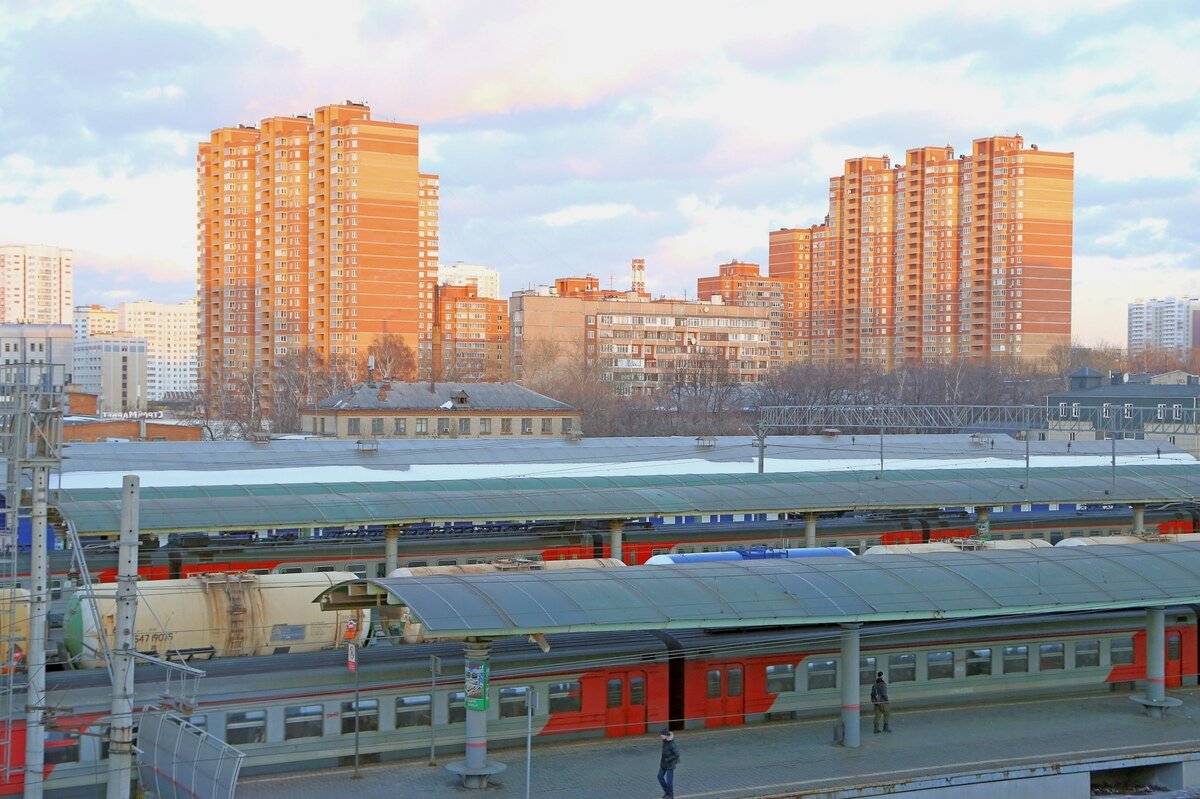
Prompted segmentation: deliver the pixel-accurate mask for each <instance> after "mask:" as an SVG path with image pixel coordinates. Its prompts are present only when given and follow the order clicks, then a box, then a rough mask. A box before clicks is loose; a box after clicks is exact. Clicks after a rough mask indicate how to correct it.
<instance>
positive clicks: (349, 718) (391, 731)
mask: <svg viewBox="0 0 1200 799" xmlns="http://www.w3.org/2000/svg"><path fill="white" fill-rule="evenodd" d="M861 641H862V649H861V658H860V661H859V663H858V670H857V672H858V681H859V684H860V686H861V689H862V691H863V692H864V695H865V692H866V691H868V690H869V687H870V684H871V682H872V681H873V679H874V674H875V672H876V671H883V672H884V673H885V674H886V675H887V678H888V681H889V682H890V684H891V687H892V690H893V692H894V694H895V695H896V696H897V698H899V697H903V705H904V707H905V708H910V707H919V706H923V705H946V704H953V703H957V702H966V701H969V702H971V703H972V704H977V703H979V702H981V701H990V700H1005V699H1013V698H1018V697H1032V696H1038V695H1055V696H1061V695H1063V694H1068V693H1075V692H1079V693H1082V692H1100V691H1112V690H1125V689H1129V688H1132V686H1133V681H1135V680H1138V679H1141V678H1143V677H1144V676H1145V663H1146V651H1145V646H1146V643H1145V614H1144V613H1142V612H1111V613H1096V614H1076V615H1059V616H1035V617H1025V618H1012V619H999V620H982V621H981V620H975V621H970V622H937V623H921V624H909V625H899V624H888V625H867V626H865V627H864V628H863V629H862V639H861ZM549 643H550V651H549V652H548V653H546V654H543V653H542V652H541V651H539V650H538V648H537V647H535V646H533V645H531V644H529V643H527V642H525V641H522V640H515V639H508V640H504V641H500V642H497V643H496V644H495V645H494V647H493V658H492V672H491V683H490V703H489V709H488V715H489V722H488V737H489V740H490V742H491V744H492V745H493V746H503V745H505V744H515V743H518V742H520V741H523V740H524V736H525V730H526V723H527V722H526V713H527V712H528V706H527V704H526V700H527V697H528V696H529V695H530V692H533V693H535V694H536V695H537V697H538V702H537V703H535V704H536V709H535V710H534V711H533V715H532V719H533V724H534V730H535V731H536V735H537V736H538V738H539V739H544V738H560V737H568V736H573V737H580V736H596V737H602V736H607V737H615V736H625V735H640V734H643V733H645V732H647V730H653V729H654V728H656V727H661V726H663V725H664V724H669V725H670V726H672V727H674V728H676V729H680V728H683V729H690V728H699V727H720V726H731V725H741V724H752V723H760V722H767V721H776V720H783V719H796V718H809V717H817V718H820V717H827V718H833V717H836V716H837V714H838V712H839V708H840V703H841V700H840V692H839V685H838V679H839V678H838V660H839V639H838V633H837V630H836V629H834V628H830V627H810V628H791V629H770V630H757V631H755V630H742V631H702V630H698V631H690V632H671V633H654V632H643V633H628V634H615V633H614V634H594V635H566V636H550V638H549ZM1165 647H1166V653H1165V656H1166V664H1167V685H1168V687H1176V686H1180V685H1193V684H1195V682H1196V672H1197V657H1198V643H1197V610H1196V609H1194V608H1191V607H1174V608H1170V609H1168V612H1167V627H1166V644H1165ZM430 655H437V656H438V657H440V658H441V662H442V667H443V671H444V674H443V676H441V677H440V678H439V679H438V682H437V688H436V689H434V688H432V687H431V685H432V678H431V674H430V671H429V664H430ZM205 668H206V670H207V671H208V676H206V677H204V678H203V679H202V680H200V682H199V687H198V694H197V695H196V696H195V697H194V699H195V703H194V705H190V706H189V709H188V712H187V715H188V717H189V718H190V720H191V721H192V723H194V724H196V725H197V726H199V727H200V728H202V729H204V730H207V731H208V732H210V733H213V734H215V735H218V736H220V737H223V738H224V739H225V740H226V741H228V742H229V743H231V744H233V745H235V746H237V747H238V748H239V749H241V750H243V751H244V752H245V753H246V756H247V758H246V761H245V764H244V773H256V772H269V771H286V770H291V769H311V768H314V767H319V766H321V765H348V764H349V763H351V762H353V753H354V738H355V736H354V735H353V733H354V732H355V731H356V730H357V731H359V732H360V736H359V740H360V745H361V752H362V755H363V760H364V761H365V762H374V761H379V760H383V759H392V758H402V757H414V756H418V755H422V754H425V753H428V752H429V749H430V745H431V743H433V744H434V745H435V746H436V747H438V749H439V751H440V753H441V756H442V757H447V758H448V757H450V756H458V755H460V753H461V751H462V748H461V747H462V743H463V735H464V726H465V724H464V721H465V709H464V694H463V685H462V677H461V675H462V673H463V658H462V646H461V645H459V644H428V645H413V646H371V647H368V648H367V649H365V650H362V651H360V653H359V656H358V679H359V682H360V687H361V693H360V695H359V698H358V700H357V701H356V699H355V692H354V681H353V680H351V679H350V677H349V674H348V672H347V670H346V666H345V655H344V654H342V653H338V652H324V653H316V652H314V653H308V654H295V655H288V656H286V658H280V657H274V658H271V659H264V658H262V657H245V658H233V659H228V660H224V661H213V662H211V663H207V664H205ZM164 679H165V678H164V675H163V673H162V672H161V671H160V670H159V669H157V668H156V667H139V669H138V681H137V694H138V700H137V704H138V705H139V706H140V705H142V704H148V703H152V702H154V701H155V700H156V698H157V697H158V696H159V694H160V692H161V690H162V688H163V685H164ZM17 700H18V704H19V702H20V697H19V696H18V697H17ZM48 701H50V702H51V703H52V704H61V705H62V706H64V707H70V708H71V709H72V710H71V712H70V713H69V714H64V715H62V716H61V717H59V718H58V719H57V720H56V721H55V722H54V723H53V724H52V725H51V727H50V730H49V732H48V735H47V747H48V749H47V756H46V762H47V764H48V767H49V769H50V774H49V777H48V779H47V783H46V787H47V790H48V793H49V795H57V796H65V795H69V794H71V792H73V791H75V792H87V793H81V794H79V795H97V794H96V791H97V786H99V785H102V784H103V780H104V771H103V768H102V766H103V761H104V759H105V756H106V750H105V743H104V741H105V737H104V734H105V728H104V726H103V719H104V717H105V714H106V713H107V712H108V710H109V707H110V705H111V697H110V694H109V687H108V682H107V675H106V674H104V672H96V671H92V672H59V673H55V674H52V675H49V679H48ZM1131 712H1133V711H1131ZM19 790H20V786H19V785H16V784H11V785H7V786H4V787H3V788H0V793H9V794H12V793H16V792H19Z"/></svg>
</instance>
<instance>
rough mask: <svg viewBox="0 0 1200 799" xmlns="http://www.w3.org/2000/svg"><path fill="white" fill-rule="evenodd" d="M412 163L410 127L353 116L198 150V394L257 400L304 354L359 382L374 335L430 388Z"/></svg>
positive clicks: (277, 127) (255, 130) (432, 184)
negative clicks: (395, 345)
mask: <svg viewBox="0 0 1200 799" xmlns="http://www.w3.org/2000/svg"><path fill="white" fill-rule="evenodd" d="M417 159H418V129H417V127H416V126H415V125H404V124H398V123H394V122H382V121H378V120H373V119H371V112H370V109H369V108H368V107H367V106H366V105H365V104H360V103H345V104H342V105H329V106H323V107H321V108H318V109H316V111H315V112H314V114H313V116H312V117H311V118H310V117H308V116H300V117H272V118H270V119H267V120H264V121H263V122H262V124H261V125H260V126H259V127H248V126H239V127H236V128H221V129H218V130H215V131H213V133H212V136H211V137H210V139H209V141H208V142H203V143H201V144H200V147H199V151H198V158H197V178H198V187H199V191H198V201H199V225H198V241H199V268H198V273H199V280H198V282H199V295H200V318H201V324H200V334H199V335H200V378H199V379H200V384H201V386H202V388H204V389H208V390H210V391H217V392H222V391H223V392H230V391H233V392H236V391H243V390H246V387H247V386H249V385H254V386H256V387H257V388H258V390H259V391H260V392H261V394H262V396H269V393H270V391H271V389H272V387H273V385H274V378H275V375H276V372H277V370H278V369H279V368H281V366H283V367H286V364H287V359H288V358H289V356H292V355H295V354H298V353H300V352H301V351H302V350H304V349H306V348H310V349H311V350H312V351H314V352H315V353H317V354H319V355H320V356H321V357H323V358H324V359H325V360H326V362H327V363H329V364H331V365H334V366H336V367H338V368H339V371H343V372H344V373H347V374H349V375H350V376H352V377H357V376H361V375H363V374H365V372H364V368H365V361H366V356H367V350H368V349H369V347H370V346H371V344H372V342H373V341H374V340H375V339H376V338H377V337H379V336H382V335H398V336H401V337H403V339H404V342H405V343H406V344H407V345H408V346H409V347H411V348H412V349H413V350H414V352H415V353H416V354H417V361H418V369H419V375H420V376H421V377H422V378H428V377H430V376H431V374H432V355H433V342H432V327H433V320H434V302H435V298H434V290H435V285H436V282H437V261H438V178H437V176H435V175H425V174H422V173H421V172H420V170H419V169H418V160H417Z"/></svg>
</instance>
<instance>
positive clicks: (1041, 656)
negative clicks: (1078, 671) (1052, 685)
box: [1038, 644, 1066, 671]
mask: <svg viewBox="0 0 1200 799" xmlns="http://www.w3.org/2000/svg"><path fill="white" fill-rule="evenodd" d="M1063 652H1064V647H1063V645H1062V644H1041V645H1039V646H1038V671H1056V670H1058V669H1061V668H1063V666H1065V665H1066V662H1065V657H1064V654H1063Z"/></svg>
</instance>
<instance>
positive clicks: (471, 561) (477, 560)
mask: <svg viewBox="0 0 1200 799" xmlns="http://www.w3.org/2000/svg"><path fill="white" fill-rule="evenodd" d="M472 563H487V561H486V560H484V559H483V558H467V565H468V566H470V565H471V564H472Z"/></svg>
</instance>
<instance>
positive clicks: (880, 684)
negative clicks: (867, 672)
mask: <svg viewBox="0 0 1200 799" xmlns="http://www.w3.org/2000/svg"><path fill="white" fill-rule="evenodd" d="M871 704H873V705H874V706H875V732H879V731H880V730H879V721H880V719H882V720H883V732H891V731H892V728H891V725H889V724H888V721H889V720H890V719H891V717H892V714H891V713H889V712H888V693H887V683H886V682H884V681H883V672H882V671H881V672H879V673H878V674H876V675H875V684H874V685H872V686H871Z"/></svg>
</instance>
